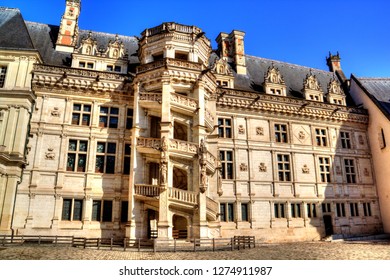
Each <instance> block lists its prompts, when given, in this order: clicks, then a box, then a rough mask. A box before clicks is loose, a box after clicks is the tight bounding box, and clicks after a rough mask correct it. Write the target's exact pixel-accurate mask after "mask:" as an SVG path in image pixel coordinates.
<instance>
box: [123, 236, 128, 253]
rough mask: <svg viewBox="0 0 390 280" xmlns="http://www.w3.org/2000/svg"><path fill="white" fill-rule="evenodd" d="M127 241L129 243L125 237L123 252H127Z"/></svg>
mask: <svg viewBox="0 0 390 280" xmlns="http://www.w3.org/2000/svg"><path fill="white" fill-rule="evenodd" d="M126 241H127V238H126V237H125V239H124V240H123V251H125V252H126V245H127V244H126Z"/></svg>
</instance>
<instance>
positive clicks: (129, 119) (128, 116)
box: [126, 108, 134, 129]
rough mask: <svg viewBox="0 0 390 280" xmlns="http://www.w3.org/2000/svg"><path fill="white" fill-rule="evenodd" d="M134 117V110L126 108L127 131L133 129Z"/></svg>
mask: <svg viewBox="0 0 390 280" xmlns="http://www.w3.org/2000/svg"><path fill="white" fill-rule="evenodd" d="M133 115H134V109H133V108H126V129H132V128H133Z"/></svg>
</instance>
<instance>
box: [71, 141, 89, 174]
mask: <svg viewBox="0 0 390 280" xmlns="http://www.w3.org/2000/svg"><path fill="white" fill-rule="evenodd" d="M87 150H88V141H83V140H74V139H70V140H69V145H68V160H67V165H66V170H67V171H74V172H85V169H86V166H87Z"/></svg>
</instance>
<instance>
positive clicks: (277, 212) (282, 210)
mask: <svg viewBox="0 0 390 280" xmlns="http://www.w3.org/2000/svg"><path fill="white" fill-rule="evenodd" d="M274 218H275V219H285V218H286V204H285V203H280V202H276V203H275V202H274Z"/></svg>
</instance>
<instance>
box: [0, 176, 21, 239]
mask: <svg viewBox="0 0 390 280" xmlns="http://www.w3.org/2000/svg"><path fill="white" fill-rule="evenodd" d="M5 176H6V178H5V184H4V185H5V192H4V198H3V201H2V202H3V203H2V209H1V210H2V211H1V212H0V213H1V217H0V218H1V219H0V221H1V223H0V232H3V231H5V232H6V231H10V230H11V226H12V218H13V211H14V203H15V195H16V188H17V185H18V180H19V179H20V178H19V177H17V176H15V175H5Z"/></svg>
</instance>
